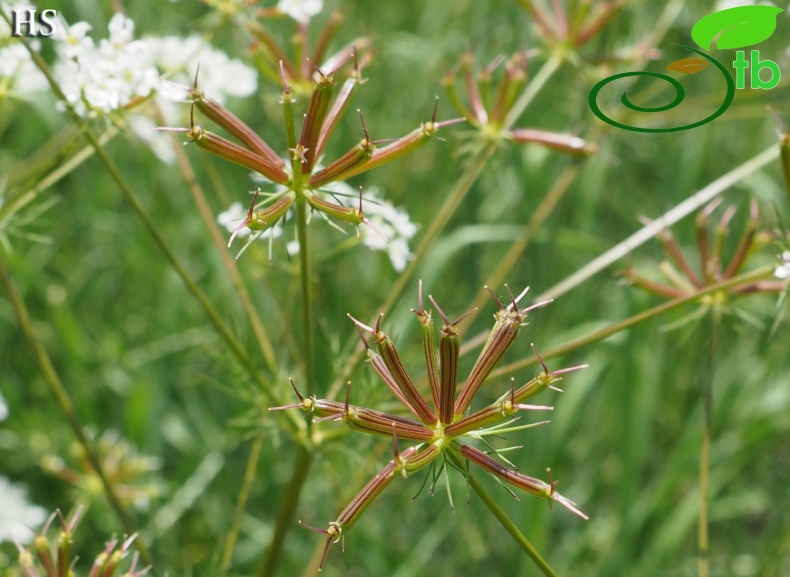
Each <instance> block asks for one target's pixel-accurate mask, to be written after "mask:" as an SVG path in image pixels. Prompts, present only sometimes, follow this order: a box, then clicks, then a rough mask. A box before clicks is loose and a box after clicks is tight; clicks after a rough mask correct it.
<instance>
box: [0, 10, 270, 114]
mask: <svg viewBox="0 0 790 577" xmlns="http://www.w3.org/2000/svg"><path fill="white" fill-rule="evenodd" d="M3 8H4V9H5V11H6V13H8V11H9V10H28V9H33V6H30V5H28V4H24V3H18V4H14V5H6V4H3ZM90 31H91V26H90V24H88V23H87V22H76V23H74V24H69V23H67V22H66V21H65V20H64V19H63V18H62V16H60V15H58V18H57V21H56V25H55V30H54V33H53V35H52V36H51V37H50V40H51V41H52V42H53V46H54V48H55V53H56V56H57V61H56V63H55V65H54V67H53V74H54V76H55V79H56V80H57V82H58V84H59V85H60V87H61V89H62V90H63V92H64V94H65V96H66V99H67V100H68V101H69V103H71V104H72V105H73V106H74V108H75V110H76V111H77V113H78V114H79V115H80V116H85V117H91V116H101V115H104V114H108V113H110V112H113V111H115V110H117V109H119V108H121V107H123V106H125V105H126V104H128V103H129V102H130V101H131V100H132V99H134V98H135V97H147V96H149V95H151V94H155V93H156V94H161V95H163V96H165V97H169V98H170V99H172V100H184V99H185V98H186V96H187V90H188V87H189V85H191V84H192V81H193V78H194V73H195V69H196V68H197V66H198V64H200V87H201V89H203V90H204V91H205V92H206V93H207V94H208V95H209V96H211V97H212V98H214V99H215V100H218V101H220V102H222V100H223V99H224V97H225V96H227V95H231V96H249V95H250V94H252V93H253V92H254V91H255V90H256V88H257V74H256V72H255V70H254V69H252V68H250V67H248V66H246V65H244V64H243V63H242V62H240V61H238V60H234V59H231V58H229V57H228V56H227V55H226V54H224V53H223V52H221V51H219V50H217V49H216V48H214V47H213V46H211V45H210V44H209V43H208V42H206V41H204V40H203V39H202V38H200V37H198V36H190V37H188V38H179V37H177V36H166V37H161V38H158V37H144V38H142V39H135V36H134V22H133V21H132V20H131V19H130V18H128V17H127V16H125V15H124V14H121V13H117V14H115V15H114V16H113V17H112V19H111V20H110V22H109V25H108V37H107V38H103V39H101V40H98V41H95V40H94V39H93V38H91V36H89V34H88V33H89V32H90ZM6 39H7V41H6ZM6 44H7V45H6ZM0 47H1V48H0V97H2V96H3V95H4V94H12V95H14V96H16V97H19V98H28V97H30V96H32V94H33V93H34V92H37V91H41V90H46V89H47V88H48V84H47V82H46V79H45V78H44V76H43V74H41V72H40V71H39V70H38V69H37V68H36V67H35V65H34V64H33V62H32V60H31V58H30V54H29V53H28V52H27V50H26V49H25V47H24V46H23V45H22V43H21V42H18V41H15V40H14V39H13V38H11V30H10V29H9V28H8V25H7V24H6V23H5V21H4V20H0ZM34 47H36V48H38V44H35V43H34ZM174 81H176V82H180V84H176V83H175V82H174Z"/></svg>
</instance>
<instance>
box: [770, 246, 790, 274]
mask: <svg viewBox="0 0 790 577" xmlns="http://www.w3.org/2000/svg"><path fill="white" fill-rule="evenodd" d="M781 258H782V261H783V262H784V264H781V265H779V266H778V267H776V270H775V271H774V275H776V278H778V279H782V280H784V279H786V278H790V251H788V250H786V251H784V252H783V253H782V257H781Z"/></svg>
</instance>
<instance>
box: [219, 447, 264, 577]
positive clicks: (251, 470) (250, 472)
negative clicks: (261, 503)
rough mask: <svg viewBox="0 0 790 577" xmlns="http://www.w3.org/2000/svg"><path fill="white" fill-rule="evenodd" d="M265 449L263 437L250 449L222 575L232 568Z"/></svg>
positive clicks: (221, 567)
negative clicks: (240, 528)
mask: <svg viewBox="0 0 790 577" xmlns="http://www.w3.org/2000/svg"><path fill="white" fill-rule="evenodd" d="M262 447H263V436H260V435H259V436H257V437H256V438H255V441H253V443H252V448H251V449H250V456H249V458H248V459H247V469H246V470H245V471H244V481H243V482H242V485H241V489H240V490H239V497H238V499H237V500H236V509H235V510H234V511H233V522H232V523H231V525H230V529H229V530H228V536H227V537H226V538H225V546H224V547H223V550H222V560H221V561H220V570H221V572H222V575H227V573H228V569H229V568H230V561H231V557H232V556H233V550H234V549H235V548H236V539H238V536H239V527H240V526H241V520H242V518H243V517H244V508H245V506H246V505H247V499H248V498H249V496H250V489H251V488H252V482H253V481H254V480H255V471H256V470H257V468H258V459H259V458H260V456H261V448H262Z"/></svg>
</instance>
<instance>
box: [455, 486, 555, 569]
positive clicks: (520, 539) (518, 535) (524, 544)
mask: <svg viewBox="0 0 790 577" xmlns="http://www.w3.org/2000/svg"><path fill="white" fill-rule="evenodd" d="M467 479H468V480H469V486H470V487H472V489H473V490H474V492H475V493H477V496H478V497H480V499H481V500H482V501H483V503H485V506H486V507H488V510H489V511H491V512H492V513H493V514H494V517H496V518H497V520H498V521H499V522H500V523H501V524H502V526H503V527H504V528H505V530H506V531H507V532H508V533H510V536H511V537H513V540H514V541H515V542H516V543H517V544H518V545H519V547H521V548H522V549H523V550H524V552H525V553H526V554H527V555H529V557H530V559H532V560H533V561H534V562H535V565H537V566H538V568H539V569H540V570H541V571H542V572H543V574H544V575H546V577H557V574H556V573H555V572H554V570H553V569H552V568H551V567H549V564H548V563H546V560H545V559H543V557H541V556H540V553H538V550H537V549H535V547H534V546H533V545H532V543H530V542H529V540H528V539H527V538H526V536H525V535H524V534H523V533H522V532H521V531H520V530H519V528H518V527H517V526H516V524H515V523H514V522H513V521H512V520H511V519H510V517H508V516H507V513H505V511H504V510H502V508H501V507H500V506H499V505H498V504H497V502H496V501H494V499H492V498H491V496H490V495H489V494H488V493H487V492H486V490H485V489H484V488H483V486H482V485H481V484H480V483H479V482H478V481H477V479H475V478H474V477H471V476H470V477H467Z"/></svg>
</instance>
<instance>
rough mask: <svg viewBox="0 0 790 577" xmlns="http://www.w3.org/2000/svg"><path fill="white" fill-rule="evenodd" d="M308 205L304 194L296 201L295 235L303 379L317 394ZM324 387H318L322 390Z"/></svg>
mask: <svg viewBox="0 0 790 577" xmlns="http://www.w3.org/2000/svg"><path fill="white" fill-rule="evenodd" d="M307 211H308V205H307V200H306V199H305V197H304V194H300V195H299V196H298V197H297V200H296V235H297V237H298V238H299V280H300V283H301V285H302V329H303V330H304V350H303V351H302V354H303V355H304V357H305V378H306V379H307V383H308V387H309V389H310V390H312V391H315V392H316V393H319V392H320V391H319V390H318V389H319V386H318V385H319V384H318V383H317V382H316V380H315V361H314V359H315V351H314V350H313V341H314V339H313V326H314V323H313V306H312V304H313V302H312V301H313V299H312V290H311V286H310V252H309V251H310V245H309V242H308V234H307ZM324 388H325V387H320V389H324Z"/></svg>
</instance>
